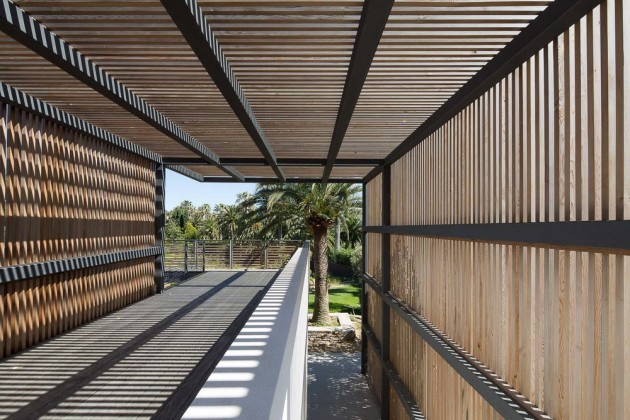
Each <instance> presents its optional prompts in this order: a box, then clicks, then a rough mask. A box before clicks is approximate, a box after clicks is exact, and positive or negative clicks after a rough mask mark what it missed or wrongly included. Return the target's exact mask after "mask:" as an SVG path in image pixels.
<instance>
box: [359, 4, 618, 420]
mask: <svg viewBox="0 0 630 420" xmlns="http://www.w3.org/2000/svg"><path fill="white" fill-rule="evenodd" d="M628 12H630V1H628V0H612V1H606V2H604V3H603V4H602V5H601V6H600V7H598V8H596V9H595V10H594V11H593V12H592V13H590V14H589V15H587V16H586V17H585V18H583V19H582V20H581V21H580V22H579V23H577V24H576V25H574V26H573V27H572V28H571V29H570V30H568V31H567V32H566V33H564V34H562V35H561V36H560V37H558V39H557V40H556V41H554V42H552V43H551V44H550V45H548V46H547V47H546V48H545V49H543V50H542V51H540V52H539V53H538V54H536V55H535V56H534V57H532V58H531V59H529V60H528V61H527V62H526V63H524V64H523V65H522V66H521V67H520V68H519V69H518V70H516V71H515V72H514V73H512V74H511V75H509V76H508V77H507V78H505V79H504V80H503V81H501V82H500V83H499V84H497V85H496V86H495V87H494V88H492V89H491V90H490V91H489V92H487V93H486V94H485V95H483V96H482V97H481V98H479V99H478V100H477V101H475V102H474V103H473V104H472V105H470V106H469V107H468V108H466V109H465V110H464V111H463V112H461V113H460V114H458V115H457V116H456V117H455V118H453V119H452V120H451V121H450V122H449V123H447V124H446V125H445V126H443V127H442V128H441V129H439V130H438V131H437V132H435V133H434V134H433V135H431V136H430V137H429V138H428V139H427V140H425V141H424V142H423V143H421V144H420V145H418V146H417V147H416V148H415V149H413V150H412V151H411V152H409V153H408V154H407V155H405V156H404V157H403V158H401V159H400V160H399V161H398V162H396V163H394V164H393V165H392V196H391V206H392V214H391V218H392V224H393V225H432V224H471V223H529V222H562V221H596V220H629V219H630V165H629V164H628V162H630V65H629V63H630V19H629V14H628ZM379 183H380V181H377V180H376V179H375V180H374V181H372V182H370V183H369V184H368V208H370V209H371V208H375V209H377V208H379V207H380V205H381V200H382V199H381V197H380V185H377V184H379ZM368 214H369V212H368ZM379 224H380V223H379V220H378V218H377V217H373V218H372V219H368V225H379ZM375 235H376V234H375ZM376 236H378V235H376ZM374 241H378V238H377V239H375V240H374ZM371 246H373V245H371V242H370V239H369V238H368V252H367V258H368V261H367V267H368V268H369V267H375V266H376V264H377V261H376V259H378V258H379V253H378V252H369V247H371ZM625 254H627V253H623V252H621V251H620V252H619V253H615V252H614V250H606V251H604V250H595V249H593V250H574V249H561V248H557V247H556V248H554V247H552V248H541V247H534V246H526V245H522V246H519V245H515V244H496V243H481V242H474V241H461V240H447V239H438V238H427V237H411V236H396V235H392V274H391V284H392V294H393V295H395V296H396V297H397V298H399V299H400V300H402V301H403V302H405V304H407V305H408V306H409V307H411V308H412V309H413V310H415V311H417V312H418V313H420V314H421V315H423V316H425V317H426V318H427V319H429V320H430V321H431V322H432V323H433V324H434V325H436V326H437V327H438V328H440V329H441V330H442V331H443V332H444V333H445V334H447V335H448V336H449V337H451V338H452V339H453V340H454V341H455V342H457V343H458V344H459V345H461V346H463V347H464V348H465V349H466V350H467V351H469V352H470V353H471V354H472V355H473V356H474V357H476V358H477V359H479V360H480V361H481V362H483V363H484V364H485V365H487V366H488V367H489V368H490V369H491V370H493V371H494V372H496V373H497V374H498V375H499V376H500V377H501V378H503V379H504V380H506V381H507V382H508V383H510V385H512V386H513V387H515V388H516V389H517V390H518V391H519V392H520V393H522V394H523V395H524V396H525V397H526V398H528V399H529V400H531V401H532V402H534V403H535V404H536V405H537V406H538V407H540V408H541V409H543V410H544V411H545V412H547V413H548V414H549V415H550V416H551V417H552V418H560V419H573V418H584V419H597V418H599V419H624V418H630V401H629V399H628V398H627V396H628V392H630V383H629V379H628V375H627V373H628V369H629V368H630V330H629V329H628V325H630V285H629V284H628V281H629V280H630V256H628V255H625ZM377 273H378V272H375V273H374V274H377ZM374 296H376V295H374ZM373 306H378V305H373ZM391 316H392V320H391V325H392V329H391V362H392V364H393V365H394V367H395V369H396V371H397V372H398V373H399V375H401V376H402V378H403V380H404V382H405V384H406V386H407V387H408V389H409V390H410V391H411V393H412V395H413V396H414V399H415V401H416V403H417V404H418V406H419V407H420V409H421V410H422V412H423V413H424V414H425V415H426V417H427V418H492V417H493V416H494V414H495V413H494V412H493V410H492V409H491V408H490V407H489V406H488V405H487V403H486V402H485V401H484V400H483V399H481V398H480V397H479V395H478V394H477V393H476V392H475V391H474V390H472V388H470V386H469V385H468V384H467V383H466V382H465V381H463V380H462V379H461V378H460V377H459V376H458V375H457V373H456V372H455V371H454V370H452V369H451V368H450V367H449V366H448V365H447V364H446V363H445V362H444V361H443V360H442V359H441V358H440V356H438V355H437V354H436V353H435V352H434V351H433V350H432V349H431V348H430V347H428V346H427V345H426V344H425V343H424V342H423V341H422V339H421V338H419V337H417V336H415V335H414V334H413V332H412V331H411V330H410V329H409V327H408V325H407V324H405V323H404V322H402V321H401V320H400V319H399V318H398V315H397V314H396V313H392V315H391ZM369 322H370V323H372V322H373V319H372V318H371V317H370V320H369ZM371 325H372V327H373V328H374V324H371ZM368 373H369V375H380V365H379V364H378V361H377V359H375V358H372V359H370V365H369V368H368ZM372 380H374V379H372ZM395 401H396V400H395V399H393V398H392V409H391V410H392V411H391V413H392V418H399V415H398V414H400V413H403V411H399V410H400V407H398V408H397V405H398V403H396V402H395Z"/></svg>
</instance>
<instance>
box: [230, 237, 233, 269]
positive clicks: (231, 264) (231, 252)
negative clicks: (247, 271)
mask: <svg viewBox="0 0 630 420" xmlns="http://www.w3.org/2000/svg"><path fill="white" fill-rule="evenodd" d="M233 268H234V243H233V242H232V240H231V239H230V270H231V269H233Z"/></svg>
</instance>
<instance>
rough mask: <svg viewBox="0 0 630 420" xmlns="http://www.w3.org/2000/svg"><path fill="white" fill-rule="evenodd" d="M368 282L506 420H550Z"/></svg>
mask: <svg viewBox="0 0 630 420" xmlns="http://www.w3.org/2000/svg"><path fill="white" fill-rule="evenodd" d="M363 277H364V280H365V282H366V284H367V285H369V286H370V287H371V288H372V289H373V290H374V291H375V292H376V293H378V294H379V296H380V297H381V299H383V301H384V302H386V303H387V305H389V307H390V308H391V309H392V310H393V311H394V312H396V314H397V315H398V316H399V317H400V318H401V319H402V320H403V321H405V322H406V323H407V324H408V325H409V326H410V327H411V329H412V330H413V331H414V333H416V334H418V335H419V336H420V337H421V338H422V339H423V340H424V341H425V342H426V343H427V344H428V345H430V346H431V347H432V348H433V350H435V351H436V352H437V354H439V355H440V356H441V357H442V358H443V359H444V361H446V362H447V363H448V364H449V365H450V366H451V367H452V368H453V369H454V370H455V371H456V372H457V373H458V374H459V375H460V376H461V377H462V378H463V379H464V380H465V381H466V382H468V383H469V384H470V386H472V388H473V389H474V390H475V391H476V392H477V393H479V395H481V396H482V397H483V398H484V399H485V400H486V401H487V402H488V404H490V405H491V406H492V407H493V408H494V409H495V410H496V411H497V412H498V413H499V414H500V415H501V416H503V417H504V418H506V419H519V420H522V419H538V420H550V419H551V417H549V416H548V415H547V414H545V412H544V411H542V410H541V409H539V408H538V407H536V406H535V405H534V404H532V403H531V402H530V401H528V400H527V399H525V397H524V396H523V395H521V394H519V393H518V392H517V391H516V390H515V389H514V388H512V387H511V386H510V385H509V384H508V383H506V382H505V381H503V380H502V379H500V378H499V377H498V376H497V375H496V374H495V373H494V372H492V371H491V370H490V369H488V368H487V367H486V366H485V365H483V364H482V363H481V362H480V361H478V360H477V359H475V358H474V357H473V356H471V355H470V354H468V353H467V352H466V351H465V350H464V349H463V348H462V347H460V346H459V345H457V344H456V343H455V342H454V341H453V340H451V339H450V338H448V337H447V336H446V335H444V333H442V332H441V331H440V330H439V329H437V328H436V327H435V326H434V325H433V324H431V323H430V322H428V321H427V320H426V319H425V318H424V317H422V316H421V315H420V314H418V313H416V312H414V311H412V310H411V309H409V308H408V307H407V306H405V305H404V304H403V303H402V302H400V301H399V300H398V299H396V298H395V297H394V296H393V295H392V294H391V293H389V292H383V290H382V288H381V286H380V285H379V284H378V283H377V282H376V280H375V279H373V278H371V277H370V276H368V275H364V276H363Z"/></svg>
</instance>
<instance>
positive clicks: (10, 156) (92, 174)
mask: <svg viewBox="0 0 630 420" xmlns="http://www.w3.org/2000/svg"><path fill="white" fill-rule="evenodd" d="M0 109H2V116H0V223H1V224H0V229H1V231H0V235H1V236H0V267H9V266H16V265H22V264H29V263H36V262H46V261H54V260H61V259H67V258H74V257H80V256H89V255H95V254H104V253H112V252H118V251H128V250H131V249H142V248H147V247H151V246H154V245H155V220H154V217H155V216H154V215H155V167H154V165H155V164H154V163H153V162H151V161H149V160H147V159H145V158H141V157H138V156H136V155H134V154H132V153H130V152H127V151H125V150H123V149H119V148H117V147H114V146H111V145H107V144H105V143H103V142H101V141H99V140H96V139H94V138H90V137H87V136H85V135H82V134H79V133H77V132H75V131H73V130H70V129H68V128H65V127H62V126H61V125H59V124H55V123H52V122H50V121H48V120H45V119H44V118H41V117H39V116H36V115H34V114H31V113H29V112H27V111H24V110H22V109H19V108H16V107H13V106H8V105H6V104H2V103H0ZM5 228H6V230H5ZM154 271H155V266H154V258H153V257H150V258H145V259H139V260H132V261H127V262H123V263H117V264H110V265H106V266H99V267H93V268H90V269H83V270H74V271H69V272H65V273H61V274H57V275H53V276H45V277H38V278H32V279H28V280H22V281H12V282H7V283H3V284H1V285H0V323H1V324H2V328H1V332H0V358H2V357H6V356H8V355H11V354H14V353H16V352H18V351H21V350H23V349H25V348H27V347H30V346H32V345H34V344H37V343H38V342H40V341H43V340H47V339H49V338H50V337H53V336H55V335H57V334H61V333H63V332H65V331H67V330H69V329H72V328H75V327H77V326H79V325H81V324H84V323H86V322H88V321H90V320H92V319H94V318H96V317H99V316H102V315H104V314H106V313H108V312H111V311H114V310H116V309H118V308H121V307H123V306H125V305H128V304H130V303H132V302H135V301H137V300H140V299H142V298H144V297H146V296H148V295H150V294H152V293H154V288H155V287H154Z"/></svg>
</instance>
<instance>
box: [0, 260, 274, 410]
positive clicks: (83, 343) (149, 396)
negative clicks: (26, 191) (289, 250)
mask: <svg viewBox="0 0 630 420" xmlns="http://www.w3.org/2000/svg"><path fill="white" fill-rule="evenodd" d="M275 275H276V272H271V271H253V272H252V271H249V272H234V271H231V272H229V271H226V272H209V273H205V274H203V275H200V276H197V277H195V278H193V279H191V280H189V281H187V282H185V283H182V284H181V285H179V286H177V287H174V288H172V289H170V290H168V291H166V292H165V293H164V294H162V295H157V296H153V297H151V298H149V299H146V300H144V301H142V302H139V303H136V304H134V305H131V306H129V307H127V308H125V309H122V310H120V311H118V312H114V313H112V314H110V315H108V316H105V317H103V318H101V319H99V320H96V321H94V322H92V323H90V324H87V325H85V326H82V327H80V328H78V329H76V330H73V331H71V332H69V333H67V334H64V335H62V336H59V337H57V338H54V339H52V340H50V341H48V342H46V343H44V344H42V345H39V346H37V347H34V348H32V349H29V350H27V351H24V352H22V353H20V354H18V355H16V356H14V357H11V358H9V359H7V360H4V361H1V362H0V418H11V419H35V418H38V417H41V418H44V419H54V418H90V417H99V418H112V419H121V418H149V417H151V416H156V417H158V418H177V417H178V416H181V414H182V413H183V410H185V408H186V407H187V406H188V404H189V403H190V399H191V398H192V397H194V395H195V394H196V390H197V389H198V388H199V387H200V386H201V385H202V384H203V383H204V382H205V379H206V378H207V376H208V375H209V374H210V373H211V371H212V369H213V368H214V366H215V365H216V363H217V361H218V359H219V358H220V356H221V355H222V354H223V352H224V351H225V350H226V349H227V347H228V346H229V344H230V342H231V341H232V339H233V338H234V337H235V336H236V333H238V331H239V329H240V327H241V326H242V325H243V324H244V323H245V321H246V320H247V318H248V317H249V314H250V313H251V311H253V309H254V307H255V306H256V304H257V302H258V301H259V300H260V299H261V298H262V294H263V292H264V290H265V289H266V287H267V286H269V285H270V283H271V280H272V279H273V278H274V276H275ZM191 396H192V397H191Z"/></svg>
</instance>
